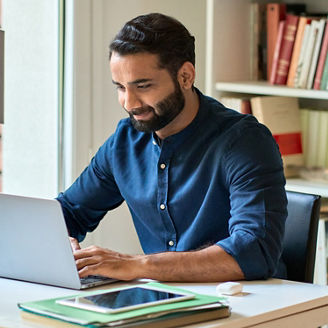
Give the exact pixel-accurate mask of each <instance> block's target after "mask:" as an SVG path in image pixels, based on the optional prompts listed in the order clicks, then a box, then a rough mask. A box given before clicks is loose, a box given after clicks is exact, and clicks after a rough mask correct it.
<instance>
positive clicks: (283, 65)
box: [275, 15, 299, 85]
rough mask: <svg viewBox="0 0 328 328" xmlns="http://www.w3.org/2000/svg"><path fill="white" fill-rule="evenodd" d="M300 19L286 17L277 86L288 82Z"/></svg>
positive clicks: (276, 80)
mask: <svg viewBox="0 0 328 328" xmlns="http://www.w3.org/2000/svg"><path fill="white" fill-rule="evenodd" d="M298 18H299V17H298V16H295V15H287V16H286V23H285V26H284V30H283V36H282V41H281V49H280V52H279V59H278V66H277V76H276V79H275V84H280V85H284V84H286V82H287V75H288V70H289V65H290V61H291V57H292V52H293V47H294V42H295V37H296V30H297V25H298Z"/></svg>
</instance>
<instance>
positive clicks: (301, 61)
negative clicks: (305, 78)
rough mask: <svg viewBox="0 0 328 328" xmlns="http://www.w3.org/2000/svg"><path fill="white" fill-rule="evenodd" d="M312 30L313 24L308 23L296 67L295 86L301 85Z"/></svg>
mask: <svg viewBox="0 0 328 328" xmlns="http://www.w3.org/2000/svg"><path fill="white" fill-rule="evenodd" d="M310 31H311V25H310V24H306V26H305V29H304V36H303V40H302V46H301V51H300V55H299V57H298V63H297V67H296V72H295V77H294V87H295V88H298V87H299V86H300V77H301V72H302V67H303V64H304V56H305V52H306V46H307V43H308V40H309V37H310Z"/></svg>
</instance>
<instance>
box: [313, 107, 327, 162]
mask: <svg viewBox="0 0 328 328" xmlns="http://www.w3.org/2000/svg"><path fill="white" fill-rule="evenodd" d="M317 148H318V154H317V163H316V166H318V167H321V168H325V167H326V166H327V161H326V158H327V156H328V111H323V110H321V111H319V126H318V145H317Z"/></svg>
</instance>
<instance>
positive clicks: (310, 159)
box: [305, 109, 320, 168]
mask: <svg viewBox="0 0 328 328" xmlns="http://www.w3.org/2000/svg"><path fill="white" fill-rule="evenodd" d="M319 120H320V112H319V111H318V110H313V109H311V110H310V116H309V134H308V139H307V154H306V157H305V166H306V167H307V168H312V167H316V166H317V163H318V143H319V123H320V121H319Z"/></svg>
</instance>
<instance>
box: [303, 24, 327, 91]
mask: <svg viewBox="0 0 328 328" xmlns="http://www.w3.org/2000/svg"><path fill="white" fill-rule="evenodd" d="M325 23H326V21H325V20H324V19H321V20H320V21H319V22H318V24H317V25H318V32H317V38H316V41H315V45H314V50H313V56H312V60H311V66H310V71H309V76H308V79H307V85H306V88H307V89H311V88H312V86H313V80H314V74H315V71H316V68H317V64H318V57H319V52H320V48H321V42H322V35H323V31H324V29H325Z"/></svg>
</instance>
